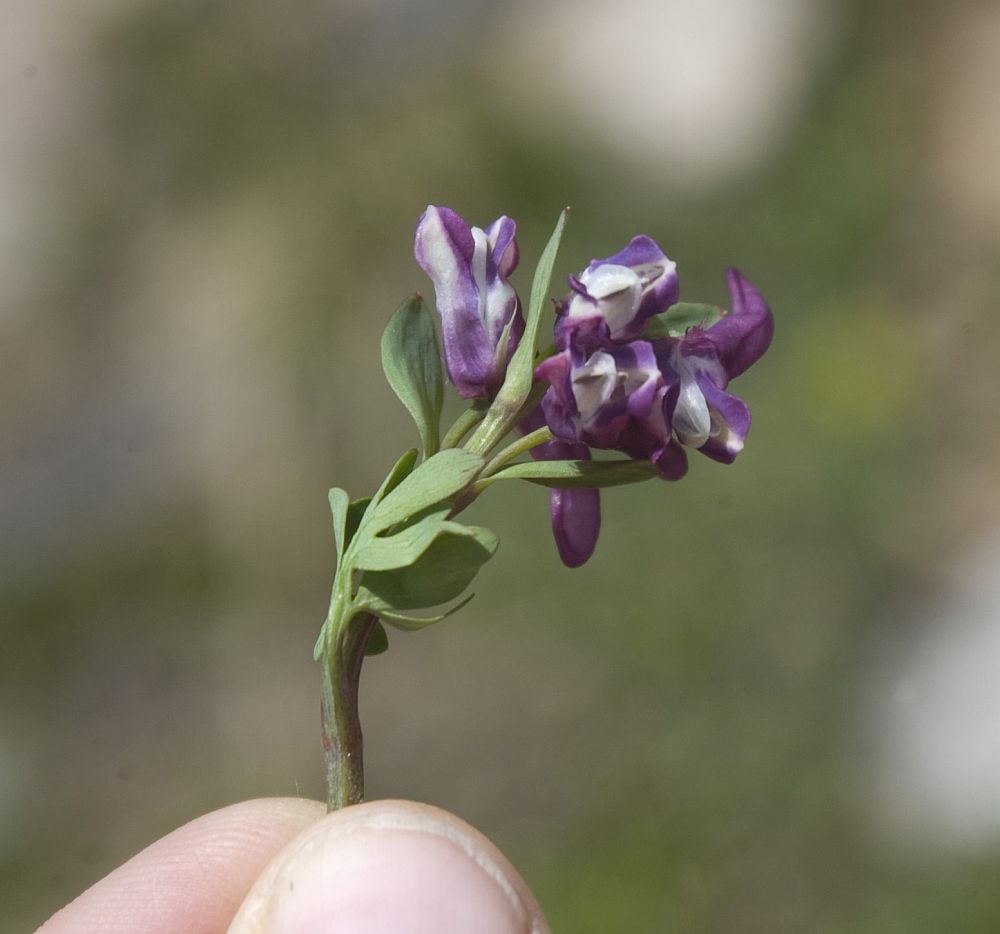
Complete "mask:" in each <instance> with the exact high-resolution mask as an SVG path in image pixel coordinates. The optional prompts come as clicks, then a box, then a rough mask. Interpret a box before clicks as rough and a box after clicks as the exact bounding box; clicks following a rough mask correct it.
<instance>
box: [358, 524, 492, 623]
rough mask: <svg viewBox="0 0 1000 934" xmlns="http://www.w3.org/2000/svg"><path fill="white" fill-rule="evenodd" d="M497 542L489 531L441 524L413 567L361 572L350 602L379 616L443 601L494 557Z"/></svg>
mask: <svg viewBox="0 0 1000 934" xmlns="http://www.w3.org/2000/svg"><path fill="white" fill-rule="evenodd" d="M498 544H499V543H498V541H497V537H496V535H494V534H493V533H492V532H491V531H490V530H489V529H484V528H479V527H477V526H469V525H461V524H460V523H458V522H444V523H442V528H441V531H440V534H439V535H438V536H437V538H435V539H434V541H433V542H432V543H431V545H430V547H429V548H427V550H426V551H425V552H424V553H423V554H422V555H421V556H420V557H419V558H418V559H417V560H416V561H415V562H414V563H413V564H411V565H409V566H408V567H400V568H396V569H395V570H392V571H368V572H366V573H365V575H364V576H363V577H362V579H361V586H360V587H359V590H358V594H357V596H356V597H355V604H356V605H357V606H358V607H359V608H362V609H365V610H368V611H370V612H373V613H375V614H376V615H381V614H382V613H383V612H386V611H395V610H420V609H425V608H427V607H431V606H438V605H439V604H441V603H447V602H448V601H449V600H454V599H455V598H456V597H458V596H459V595H460V594H461V593H462V591H463V590H465V588H466V587H468V586H469V584H470V583H472V579H473V578H474V577H475V576H476V572H477V571H478V570H479V569H480V568H481V567H482V566H483V565H484V564H485V563H486V562H487V561H489V559H490V558H492V557H493V555H494V554H495V553H496V550H497V545H498Z"/></svg>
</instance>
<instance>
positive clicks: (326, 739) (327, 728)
mask: <svg viewBox="0 0 1000 934" xmlns="http://www.w3.org/2000/svg"><path fill="white" fill-rule="evenodd" d="M375 623H376V618H375V617H374V616H372V615H371V614H369V613H359V614H358V615H357V616H355V617H354V618H353V619H351V620H350V621H349V622H348V624H347V626H346V627H344V628H343V629H341V630H340V631H339V632H336V631H335V632H333V633H331V635H330V637H329V638H328V639H327V641H326V644H325V646H324V649H323V703H322V713H323V749H324V751H325V752H326V806H327V810H329V811H336V810H337V809H339V808H342V807H347V806H348V805H351V804H360V803H361V802H362V801H363V800H364V797H365V766H364V739H363V737H362V734H361V718H360V717H359V715H358V686H359V684H360V681H361V665H362V663H363V662H364V659H365V646H367V644H368V639H369V637H370V636H371V633H372V630H373V629H374V628H375Z"/></svg>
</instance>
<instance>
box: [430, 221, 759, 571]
mask: <svg viewBox="0 0 1000 934" xmlns="http://www.w3.org/2000/svg"><path fill="white" fill-rule="evenodd" d="M514 233H515V225H514V222H513V221H512V220H510V219H509V218H507V217H501V218H499V219H498V220H496V221H494V222H493V224H491V225H490V226H489V227H488V228H486V229H485V230H480V229H479V228H476V227H473V228H471V229H470V228H469V227H468V226H467V225H466V224H465V222H464V221H462V219H461V218H460V217H458V215H457V214H455V213H454V212H453V211H451V210H449V209H447V208H436V207H429V208H428V209H427V211H426V212H425V213H424V215H423V217H422V218H421V220H420V224H419V225H418V227H417V235H416V256H417V261H418V262H419V263H420V265H421V266H422V267H423V269H424V270H425V271H426V272H427V273H428V275H430V277H431V279H432V280H433V282H434V286H435V291H436V295H437V306H438V311H439V312H440V314H441V321H442V332H443V337H444V352H445V362H446V366H447V370H448V374H449V376H450V378H451V380H452V382H453V383H454V384H455V386H456V388H457V389H458V391H459V393H460V394H461V395H462V396H465V397H466V398H490V397H491V396H492V395H493V394H495V393H496V390H497V388H498V386H499V384H500V383H501V382H502V380H503V375H504V370H505V367H506V365H507V362H508V361H509V359H510V355H511V353H512V352H513V348H514V346H515V345H516V343H517V341H518V340H519V339H520V337H521V335H522V333H523V330H524V323H523V318H522V316H521V306H520V301H519V299H518V297H517V293H516V292H515V291H514V289H513V287H512V286H511V285H510V284H509V283H508V281H507V277H508V276H509V275H510V273H511V272H512V271H513V269H514V267H515V266H516V264H517V258H518V252H517V244H516V240H515V239H514ZM727 279H728V283H729V290H730V293H731V295H732V308H731V310H730V311H722V310H719V309H712V308H709V307H708V306H681V305H679V304H678V297H679V286H678V278H677V267H676V264H675V263H674V262H672V261H671V260H670V259H668V258H667V257H666V255H665V254H664V253H663V251H662V250H661V249H660V247H659V246H658V245H657V244H656V242H655V241H654V240H652V239H650V238H649V237H645V236H638V237H635V238H633V239H632V240H631V241H630V242H629V243H628V245H627V246H626V247H625V248H624V249H623V250H621V251H620V252H618V253H616V254H614V255H613V256H609V257H607V258H605V259H595V260H593V261H592V262H591V263H590V265H589V266H587V268H586V269H585V270H583V272H581V273H580V275H579V276H570V278H569V287H570V292H569V294H568V295H567V296H566V297H565V298H564V299H563V300H561V301H559V302H558V303H557V305H556V315H557V317H556V323H555V343H554V347H555V352H554V353H553V354H552V355H551V356H549V357H547V358H546V359H544V360H542V361H541V362H540V363H539V364H538V366H537V368H536V370H535V378H536V379H537V380H541V381H544V382H546V383H548V389H547V391H546V392H545V394H544V397H543V398H542V401H541V406H540V409H537V410H535V411H534V412H531V413H529V414H528V415H527V416H525V418H524V420H523V421H522V423H521V426H520V430H521V431H522V432H527V431H530V430H533V429H535V428H538V427H542V426H544V425H547V426H548V428H549V430H550V431H551V434H552V439H551V440H550V441H547V442H546V443H544V444H541V445H539V446H537V447H535V448H534V449H533V450H532V452H531V453H532V455H533V456H534V457H535V458H537V459H540V460H570V459H572V460H589V459H590V457H591V454H590V451H591V449H592V448H596V449H601V450H612V451H620V452H622V453H624V454H627V455H628V456H629V457H630V458H632V459H637V460H648V461H649V462H651V463H652V464H653V465H654V466H655V468H656V470H657V471H658V472H659V475H660V476H661V477H662V478H664V479H666V480H677V479H680V478H681V477H682V476H683V475H684V474H685V473H686V471H687V456H686V454H685V451H684V448H685V447H688V448H694V449H697V450H699V451H701V452H702V453H703V454H705V455H706V456H708V457H710V458H712V459H713V460H716V461H719V462H721V463H725V464H729V463H732V462H733V460H734V459H735V458H736V456H737V455H738V454H739V453H740V451H741V450H742V449H743V445H744V442H745V440H746V436H747V432H748V430H749V427H750V410H749V409H748V408H747V406H746V404H745V403H744V402H743V401H742V400H741V399H739V398H738V397H737V396H734V395H732V394H731V393H729V392H728V391H727V387H728V385H729V382H730V380H732V379H734V378H735V377H737V376H739V375H740V374H741V373H743V372H744V371H745V370H746V369H747V368H748V367H750V366H751V365H752V364H753V363H754V362H755V361H756V360H758V359H759V358H760V357H761V355H762V354H763V353H764V352H765V351H766V350H767V348H768V346H769V345H770V342H771V337H772V334H773V330H774V322H773V319H772V316H771V311H770V309H769V308H768V306H767V303H766V302H765V301H764V299H763V298H762V297H761V295H760V294H759V293H758V291H757V290H756V288H754V286H753V285H752V284H751V283H750V282H749V280H747V279H746V278H745V277H744V276H743V275H742V274H741V273H740V272H738V271H737V270H735V269H730V270H729V271H728V273H727ZM699 310H703V312H704V313H700V314H699V313H697V312H699ZM551 511H552V521H553V529H554V532H555V538H556V543H557V546H558V548H559V553H560V556H561V557H562V559H563V561H564V562H565V563H566V564H568V565H569V566H571V567H575V566H578V565H580V564H583V563H584V562H585V561H586V560H587V559H588V558H589V557H590V555H591V554H592V552H593V550H594V547H595V545H596V542H597V535H598V532H599V529H600V502H599V498H598V492H597V490H596V489H567V490H555V491H553V493H552V499H551Z"/></svg>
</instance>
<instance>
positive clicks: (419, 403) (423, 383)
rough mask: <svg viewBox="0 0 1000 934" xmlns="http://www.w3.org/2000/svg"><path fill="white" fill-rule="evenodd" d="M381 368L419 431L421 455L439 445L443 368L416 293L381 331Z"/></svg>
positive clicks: (431, 321) (427, 316)
mask: <svg viewBox="0 0 1000 934" xmlns="http://www.w3.org/2000/svg"><path fill="white" fill-rule="evenodd" d="M382 369H383V370H384V371H385V376H386V379H387V380H388V381H389V385H390V386H391V387H392V391H393V392H394V393H396V395H397V396H398V397H399V401H400V402H402V403H403V405H405V406H406V408H407V409H408V410H409V413H410V415H412V416H413V421H414V422H415V423H416V425H417V431H418V432H419V433H420V441H421V444H422V445H423V449H424V457H425V458H428V457H430V456H431V455H433V454H434V453H435V452H436V451H437V449H438V446H439V439H440V424H441V406H442V405H443V403H444V371H443V368H442V366H441V353H440V350H439V348H438V341H437V335H436V334H435V332H434V319H433V317H432V315H431V312H430V311H429V310H428V308H427V305H426V304H425V303H424V300H423V299H422V298H421V297H420V295H412V296H410V297H409V298H408V299H407V300H406V301H405V302H403V304H402V305H400V306H399V308H398V309H396V312H395V314H393V316H392V318H391V319H390V320H389V324H388V325H387V326H386V329H385V331H384V332H383V334H382Z"/></svg>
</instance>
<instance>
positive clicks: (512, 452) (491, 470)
mask: <svg viewBox="0 0 1000 934" xmlns="http://www.w3.org/2000/svg"><path fill="white" fill-rule="evenodd" d="M551 440H552V429H551V428H549V427H548V425H544V426H543V427H541V428H537V429H535V430H534V431H532V432H531V433H530V434H526V435H525V436H524V437H523V438H519V439H518V440H517V441H515V442H514V443H513V444H509V445H508V446H507V447H505V448H504V449H503V450H502V451H500V452H499V453H498V454H497V455H496V456H495V457H494V458H493V460H491V461H490V462H489V463H488V464H487V465H486V466H485V467H484V468H483V472H482V474H481V475H480V476H482V477H489V476H492V475H493V474H495V473H496V472H497V471H498V470H499V469H500V468H501V467H503V466H504V465H505V464H508V463H510V461H512V460H513V459H514V458H515V457H518V456H519V455H521V454H524V453H525V452H526V451H530V450H531V449H532V448H534V447H537V446H538V445H539V444H544V443H545V442H546V441H551Z"/></svg>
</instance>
